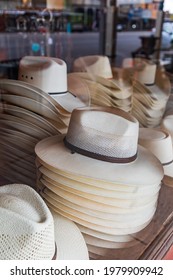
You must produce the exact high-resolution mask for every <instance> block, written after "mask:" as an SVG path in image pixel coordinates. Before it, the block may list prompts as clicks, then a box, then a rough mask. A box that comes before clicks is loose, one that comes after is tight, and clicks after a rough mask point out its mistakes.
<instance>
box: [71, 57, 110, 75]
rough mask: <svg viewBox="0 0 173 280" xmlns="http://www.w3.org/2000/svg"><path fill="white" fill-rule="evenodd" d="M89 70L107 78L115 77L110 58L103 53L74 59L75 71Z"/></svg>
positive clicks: (90, 72)
mask: <svg viewBox="0 0 173 280" xmlns="http://www.w3.org/2000/svg"><path fill="white" fill-rule="evenodd" d="M75 71H76V72H88V73H89V74H91V75H92V74H93V75H97V76H100V77H103V78H106V79H110V78H112V77H113V74H112V69H111V65H110V62H109V58H108V57H107V56H102V55H91V56H83V57H79V58H77V59H76V60H75V61H74V65H73V72H75Z"/></svg>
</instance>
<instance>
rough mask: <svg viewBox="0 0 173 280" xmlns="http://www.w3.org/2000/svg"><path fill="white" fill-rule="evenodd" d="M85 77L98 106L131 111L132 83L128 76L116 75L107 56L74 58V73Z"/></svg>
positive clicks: (91, 95)
mask: <svg viewBox="0 0 173 280" xmlns="http://www.w3.org/2000/svg"><path fill="white" fill-rule="evenodd" d="M71 75H72V76H74V75H76V76H77V77H78V79H79V80H80V79H83V80H84V81H85V82H86V84H87V86H88V88H89V90H90V99H91V100H90V102H91V104H92V105H96V106H108V107H116V108H120V109H122V110H124V111H126V112H130V110H131V107H132V92H133V91H132V84H131V83H130V82H129V79H128V77H127V76H121V77H114V76H113V72H112V69H111V65H110V62H109V59H108V57H107V56H97V55H93V56H84V57H79V58H77V59H76V60H74V63H73V73H70V74H68V77H70V76H71Z"/></svg>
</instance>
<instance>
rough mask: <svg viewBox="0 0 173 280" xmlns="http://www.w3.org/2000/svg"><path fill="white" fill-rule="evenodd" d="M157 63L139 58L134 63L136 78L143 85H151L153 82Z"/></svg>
mask: <svg viewBox="0 0 173 280" xmlns="http://www.w3.org/2000/svg"><path fill="white" fill-rule="evenodd" d="M156 69H157V65H156V64H155V63H153V62H152V61H150V60H141V61H140V62H139V61H138V63H136V70H138V71H136V78H137V80H138V81H139V82H141V83H142V84H145V85H151V84H154V82H155V76H156Z"/></svg>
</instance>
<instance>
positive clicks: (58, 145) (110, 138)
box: [35, 107, 163, 186]
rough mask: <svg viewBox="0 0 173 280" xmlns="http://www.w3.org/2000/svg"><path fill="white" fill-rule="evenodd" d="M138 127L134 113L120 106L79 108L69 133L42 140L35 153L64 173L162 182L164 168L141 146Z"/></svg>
mask: <svg viewBox="0 0 173 280" xmlns="http://www.w3.org/2000/svg"><path fill="white" fill-rule="evenodd" d="M93 120H94V121H93ZM138 126H139V124H138V121H137V120H136V119H135V118H134V117H133V116H131V115H130V114H128V113H126V112H124V111H122V110H119V109H115V108H106V107H103V108H102V107H95V108H78V109H76V110H74V111H73V112H72V115H71V120H70V124H69V127H68V132H67V134H66V136H65V137H64V135H61V136H53V137H49V138H46V139H44V140H41V141H40V142H39V143H37V145H36V147H35V152H36V155H37V157H38V158H39V160H40V162H41V163H43V165H44V164H46V165H47V166H49V167H50V168H51V169H52V171H54V170H55V172H57V170H59V171H60V173H62V174H63V173H68V174H74V175H76V176H80V177H87V178H89V179H95V180H101V181H106V182H109V183H111V182H112V183H113V182H114V183H115V182H116V183H119V184H125V185H129V186H130V185H137V184H138V185H152V184H156V185H159V183H160V180H161V179H162V177H163V168H162V166H161V164H160V162H159V161H158V160H157V159H156V158H155V157H154V156H153V155H152V154H151V153H150V152H148V151H147V150H146V149H144V148H142V147H138V145H137V143H138ZM71 151H72V152H71ZM146 162H147V164H146ZM93 167H94V168H93ZM122 174H126V176H122Z"/></svg>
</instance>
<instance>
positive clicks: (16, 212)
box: [0, 184, 89, 260]
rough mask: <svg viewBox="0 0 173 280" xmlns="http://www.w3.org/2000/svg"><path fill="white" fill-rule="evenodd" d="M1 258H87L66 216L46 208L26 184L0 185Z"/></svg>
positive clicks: (85, 251)
mask: <svg viewBox="0 0 173 280" xmlns="http://www.w3.org/2000/svg"><path fill="white" fill-rule="evenodd" d="M0 232H1V242H0V259H1V260H88V258H89V257H88V250H87V246H86V243H85V240H84V238H83V236H82V234H81V232H80V230H79V229H78V227H77V226H76V225H75V224H74V223H73V222H72V221H70V220H69V219H67V218H65V217H63V216H61V215H59V214H58V213H56V212H54V211H53V210H51V211H50V210H49V208H48V207H47V205H46V204H45V202H44V201H43V199H42V198H41V197H40V195H39V194H38V193H37V192H36V191H35V190H33V189H32V188H31V187H30V186H28V185H23V184H9V185H4V186H1V187H0Z"/></svg>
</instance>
